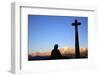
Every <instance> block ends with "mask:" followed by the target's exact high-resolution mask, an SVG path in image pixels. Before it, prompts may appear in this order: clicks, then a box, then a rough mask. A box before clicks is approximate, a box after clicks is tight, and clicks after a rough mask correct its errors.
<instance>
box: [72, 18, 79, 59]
mask: <svg viewBox="0 0 100 76" xmlns="http://www.w3.org/2000/svg"><path fill="white" fill-rule="evenodd" d="M79 25H81V23H80V22H78V21H77V19H75V22H74V23H72V26H75V57H76V58H80V47H79V38H78V26H79Z"/></svg>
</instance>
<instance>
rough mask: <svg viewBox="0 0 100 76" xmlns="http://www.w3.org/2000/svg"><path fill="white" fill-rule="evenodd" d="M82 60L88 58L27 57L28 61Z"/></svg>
mask: <svg viewBox="0 0 100 76" xmlns="http://www.w3.org/2000/svg"><path fill="white" fill-rule="evenodd" d="M82 58H88V57H87V56H81V57H80V58H75V57H64V56H63V57H61V58H52V57H51V56H34V57H32V56H28V60H29V61H33V60H58V59H82Z"/></svg>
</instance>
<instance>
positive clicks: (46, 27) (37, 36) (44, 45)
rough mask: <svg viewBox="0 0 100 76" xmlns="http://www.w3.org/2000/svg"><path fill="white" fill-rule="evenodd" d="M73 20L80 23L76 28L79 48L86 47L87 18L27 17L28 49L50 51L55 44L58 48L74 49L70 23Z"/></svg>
mask: <svg viewBox="0 0 100 76" xmlns="http://www.w3.org/2000/svg"><path fill="white" fill-rule="evenodd" d="M75 19H77V20H78V22H81V25H80V26H78V32H79V42H80V47H88V17H76V16H50V15H49V16H46V15H29V16H28V46H29V49H31V50H32V51H37V52H44V51H48V50H52V49H53V47H54V45H55V44H58V45H59V48H60V47H72V48H74V46H75V27H74V26H72V23H73V22H74V20H75ZM29 52H31V51H30V50H29Z"/></svg>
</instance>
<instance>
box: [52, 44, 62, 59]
mask: <svg viewBox="0 0 100 76" xmlns="http://www.w3.org/2000/svg"><path fill="white" fill-rule="evenodd" d="M51 57H52V58H54V59H59V58H61V57H62V55H61V53H60V51H59V49H58V44H55V45H54V49H53V50H52V52H51Z"/></svg>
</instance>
